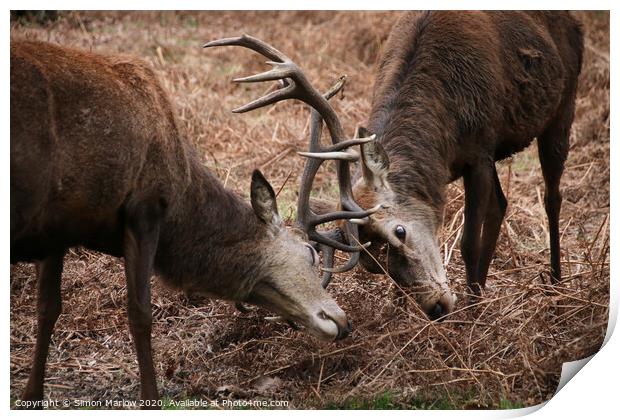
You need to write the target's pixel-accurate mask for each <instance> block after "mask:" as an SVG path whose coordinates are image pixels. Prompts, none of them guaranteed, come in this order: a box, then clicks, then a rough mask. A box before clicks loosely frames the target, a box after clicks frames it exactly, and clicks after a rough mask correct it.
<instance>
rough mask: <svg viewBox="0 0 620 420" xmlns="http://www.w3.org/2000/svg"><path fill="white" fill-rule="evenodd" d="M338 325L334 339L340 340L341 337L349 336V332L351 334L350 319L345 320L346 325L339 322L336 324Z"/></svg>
mask: <svg viewBox="0 0 620 420" xmlns="http://www.w3.org/2000/svg"><path fill="white" fill-rule="evenodd" d="M336 325H338V335H337V336H336V341H338V340H342V339H343V338H347V337H348V336H349V334H351V327H352V325H351V320H347V325H346V326H344V327H343V326H341V325H340V324H336Z"/></svg>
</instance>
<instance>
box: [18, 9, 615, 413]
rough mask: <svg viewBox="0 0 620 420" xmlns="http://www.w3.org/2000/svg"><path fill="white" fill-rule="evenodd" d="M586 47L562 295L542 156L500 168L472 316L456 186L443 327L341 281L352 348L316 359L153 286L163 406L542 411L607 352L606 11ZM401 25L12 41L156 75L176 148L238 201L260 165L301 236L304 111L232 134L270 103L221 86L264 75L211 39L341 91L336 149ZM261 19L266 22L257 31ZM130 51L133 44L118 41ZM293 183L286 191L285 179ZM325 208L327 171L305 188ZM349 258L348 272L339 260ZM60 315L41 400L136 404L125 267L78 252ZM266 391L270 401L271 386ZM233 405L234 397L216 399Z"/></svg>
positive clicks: (22, 313) (337, 282) (26, 280)
mask: <svg viewBox="0 0 620 420" xmlns="http://www.w3.org/2000/svg"><path fill="white" fill-rule="evenodd" d="M576 15H577V17H578V18H579V19H581V20H582V22H583V24H584V31H585V37H586V42H585V45H586V48H585V54H584V64H583V70H582V74H581V77H580V81H579V91H578V98H577V109H576V116H575V122H574V124H573V127H572V133H571V141H570V152H569V155H568V161H567V164H566V170H565V172H564V176H563V178H562V184H561V189H562V192H563V197H564V202H563V207H562V213H561V217H560V235H561V237H562V238H561V244H562V258H561V259H562V269H563V275H564V280H563V282H562V283H560V284H558V285H557V286H555V287H552V286H550V282H549V275H548V270H549V266H548V261H549V255H548V243H547V237H548V234H547V231H546V229H547V227H546V222H545V210H544V204H543V201H542V198H543V191H544V184H543V181H542V176H541V173H540V168H539V165H538V160H537V157H536V154H537V153H536V149H535V146H532V147H530V148H529V149H527V150H526V151H525V152H522V153H521V154H520V155H518V156H515V157H514V158H513V159H509V160H507V161H505V162H503V163H501V164H499V165H498V174H499V179H500V181H501V183H502V187H503V190H504V192H505V194H506V196H507V198H508V202H509V207H508V211H507V215H506V219H505V220H504V222H503V225H502V231H501V234H500V238H499V241H498V245H497V249H496V253H495V258H494V260H493V262H492V265H491V269H490V274H489V278H488V281H487V288H486V290H485V292H484V296H485V299H484V300H483V301H482V302H480V303H479V304H478V305H477V306H476V307H474V308H466V306H465V305H466V299H465V298H464V296H465V295H464V292H465V272H464V266H463V264H462V261H461V258H460V255H459V250H458V246H456V245H458V240H459V236H460V230H461V225H462V217H463V216H462V205H463V196H462V186H461V184H460V183H455V184H454V185H452V186H450V187H449V193H448V198H447V203H448V205H447V206H446V209H445V214H444V222H443V231H442V234H441V241H440V245H441V250H442V257H443V259H444V263H445V265H446V267H447V272H448V273H447V274H448V279H449V281H450V284H451V288H452V289H453V290H455V291H456V292H457V295H458V297H459V300H458V301H457V305H456V308H455V311H454V312H453V313H452V314H451V315H450V316H449V317H448V318H447V319H446V320H445V321H444V322H442V323H432V322H429V321H428V320H427V318H426V317H425V316H424V314H423V313H422V312H421V311H420V310H419V309H418V307H417V306H416V305H415V304H414V303H413V302H412V301H411V300H410V299H409V298H408V296H407V294H406V291H401V290H400V289H399V288H398V287H397V286H396V285H395V284H394V283H393V282H392V281H390V279H388V278H387V277H385V276H380V275H376V276H374V275H370V274H367V273H365V272H363V271H362V270H361V269H356V270H355V271H353V272H350V273H347V274H341V275H337V276H335V277H334V279H333V280H332V282H331V284H330V286H329V289H328V290H329V292H330V293H331V294H332V295H333V296H334V297H335V298H336V300H337V301H338V303H339V304H340V306H341V307H342V308H343V309H344V310H345V311H346V312H347V314H348V315H349V317H350V319H351V320H352V322H353V328H354V329H353V333H352V336H351V338H348V339H346V340H344V341H342V342H340V343H336V344H325V343H321V342H319V341H317V340H315V339H312V338H309V337H308V335H307V334H304V333H303V332H296V331H293V330H291V329H290V328H289V327H288V326H287V325H285V324H278V323H269V322H266V321H265V320H264V319H263V318H264V317H265V316H269V315H271V314H268V313H267V312H264V311H254V312H251V313H247V314H245V313H239V312H238V311H236V310H235V308H234V307H233V306H232V305H230V304H228V303H225V302H222V301H208V300H197V299H193V298H187V297H185V296H183V295H181V294H177V293H176V292H175V293H171V292H170V291H169V290H167V289H165V287H164V286H163V285H162V284H161V282H158V281H153V282H152V284H153V289H154V290H153V299H152V302H153V318H154V324H153V334H152V336H153V347H154V358H155V369H156V371H157V375H158V378H159V383H158V386H159V389H160V390H161V393H162V394H163V395H162V396H163V397H164V398H169V399H173V400H181V399H185V398H191V399H194V398H197V399H204V400H214V399H217V398H222V393H224V392H225V397H226V398H229V399H235V398H244V399H252V400H255V399H260V398H272V399H277V400H287V401H290V404H289V408H320V407H329V406H333V405H335V406H346V405H347V404H348V403H349V402H350V401H362V400H374V399H376V398H378V397H379V396H383V395H386V394H389V395H390V398H391V401H392V402H393V404H394V405H395V406H402V407H408V406H410V405H411V404H413V403H414V402H416V401H420V400H424V401H428V405H429V406H432V404H433V402H434V401H436V400H442V401H443V400H447V401H448V402H450V403H451V404H453V405H454V406H456V407H461V408H472V407H499V404H500V401H502V400H508V401H513V402H519V403H521V404H523V405H533V404H537V403H539V402H542V401H544V400H547V399H549V398H550V397H551V396H552V395H553V393H554V391H555V389H556V386H557V383H558V379H559V375H560V369H561V364H562V363H563V362H565V361H569V360H575V359H579V358H583V357H586V356H588V355H591V354H592V353H594V352H596V351H597V350H598V349H599V347H600V345H601V344H602V341H603V338H604V335H605V331H606V328H607V318H608V303H609V15H608V14H607V13H599V12H588V13H584V12H579V13H576ZM396 17H397V13H384V12H243V13H241V12H223V13H219V12H218V13H214V12H209V13H195V12H183V13H155V12H140V13H126V12H122V13H121V12H118V13H114V12H106V13H85V12H80V13H77V12H76V13H66V14H61V15H60V16H59V19H58V20H56V21H53V22H49V23H47V24H45V25H44V26H39V25H38V24H35V23H32V22H28V21H14V22H12V29H11V34H12V35H15V36H17V35H19V36H29V37H32V38H36V39H42V40H49V41H52V42H58V43H61V44H63V45H69V46H75V47H80V48H84V49H91V48H92V49H93V51H101V52H113V53H121V52H122V53H129V54H133V55H136V56H138V57H139V58H143V59H145V60H147V61H149V62H150V63H151V64H152V65H153V67H154V68H155V70H156V71H157V72H158V73H159V76H160V78H161V80H162V83H163V84H164V87H165V89H166V90H167V91H168V92H169V93H170V95H171V98H172V100H173V101H174V103H175V105H176V107H177V113H178V115H179V117H180V121H181V122H182V124H184V128H185V129H186V135H187V137H188V138H189V139H190V140H191V141H192V142H194V144H195V145H196V146H197V147H198V148H199V150H200V151H201V152H202V153H203V155H204V162H205V164H206V165H207V166H209V168H211V169H212V170H213V171H214V172H215V173H216V174H217V175H218V177H219V178H220V179H221V180H222V182H224V183H225V184H226V185H227V187H229V188H234V189H235V190H237V191H240V192H243V193H245V194H246V195H247V194H249V190H248V186H247V180H248V179H249V177H250V174H251V173H252V170H253V169H254V168H257V167H258V168H259V169H261V170H262V171H263V172H264V173H265V175H266V177H267V178H269V179H270V181H271V182H272V185H273V186H274V189H275V191H276V192H278V190H279V189H280V188H281V187H283V188H282V189H281V191H280V192H279V195H278V202H279V203H280V214H281V215H282V216H283V217H285V218H289V219H290V220H293V219H294V217H295V214H294V208H295V202H296V191H297V185H298V180H299V179H300V177H301V172H302V168H303V160H302V158H299V157H297V156H296V154H295V152H296V151H300V150H305V147H306V144H307V139H308V135H309V115H310V113H309V112H308V110H307V108H306V107H305V106H304V105H301V104H299V103H296V102H291V103H281V104H278V105H276V106H274V107H273V108H270V109H266V110H264V111H263V112H260V113H253V114H247V115H246V116H244V117H243V118H239V117H238V116H235V115H233V114H231V113H230V112H229V110H231V109H233V108H236V107H237V106H239V105H242V104H244V103H247V102H249V101H250V100H251V99H253V98H255V97H257V96H260V95H261V94H262V93H263V91H262V89H264V88H263V87H254V86H253V87H251V88H246V87H245V86H235V85H233V84H232V83H230V81H231V79H232V77H237V76H239V75H241V74H246V73H247V74H254V73H257V72H260V71H262V70H264V65H263V64H262V63H261V60H257V59H256V56H255V55H253V54H252V53H251V52H246V51H241V50H236V51H233V50H221V51H213V52H210V53H209V54H206V53H205V51H203V50H202V48H201V46H202V45H203V44H204V42H206V41H209V40H212V39H216V38H220V37H225V36H234V35H237V34H239V33H242V32H245V33H249V34H252V35H253V36H256V37H258V38H261V39H264V40H266V41H268V42H270V43H272V44H273V45H277V46H278V49H280V50H281V51H286V52H287V53H290V54H291V58H292V59H293V60H295V61H296V62H297V63H299V64H300V65H301V66H303V68H304V71H306V73H307V75H308V78H309V79H310V80H312V81H320V82H321V83H325V84H324V85H319V86H317V87H318V88H320V89H322V90H325V89H327V88H328V87H329V86H330V85H331V84H332V83H333V82H334V81H335V80H336V79H337V78H338V77H340V76H341V75H342V74H347V75H348V83H347V86H346V91H345V94H344V97H343V98H340V96H339V97H338V98H333V99H332V105H333V106H334V108H335V110H336V112H337V113H338V115H339V116H340V118H341V120H342V122H343V124H344V130H345V132H346V133H349V134H353V132H354V129H355V126H356V125H357V124H364V123H365V122H366V118H367V117H368V112H369V108H370V99H371V98H370V96H371V86H372V81H373V75H374V71H373V70H374V67H373V66H374V60H375V59H376V58H377V54H378V48H379V47H380V45H381V44H382V42H383V41H384V40H385V38H386V37H387V34H388V32H389V29H390V27H391V23H392V22H394V20H395V19H396ZM265 21H269V22H270V23H271V24H269V25H265V24H264V22H265ZM128 40H131V42H128ZM287 179H288V181H286V180H287ZM315 184H316V187H315V193H316V195H317V196H318V197H321V198H326V199H333V198H335V197H334V196H335V194H336V191H337V188H336V176H335V168H334V166H333V165H332V166H327V165H325V167H324V168H322V169H321V170H320V171H319V173H318V175H317V177H316V181H315ZM337 257H340V258H342V259H341V260H339V262H340V263H342V262H343V261H344V258H346V257H347V256H346V255H344V254H342V255H337ZM34 282H35V276H34V269H33V267H32V266H31V265H26V264H19V265H15V266H12V267H11V398H12V400H14V399H16V398H18V397H19V395H20V392H21V391H22V390H23V389H24V386H25V382H26V380H27V376H28V372H29V368H30V363H31V355H32V351H33V344H34V333H35V326H36V319H35V317H34V316H33V315H34V314H35V306H36V302H35V299H34V295H35V294H34V290H35V283H34ZM62 293H63V313H62V315H61V316H60V319H59V321H58V323H57V325H56V330H55V333H54V337H53V339H52V345H51V348H50V355H49V358H48V368H47V377H46V388H45V392H46V394H45V395H46V397H49V398H59V399H60V398H79V399H90V400H95V399H98V400H107V399H118V400H120V399H123V398H126V399H133V398H135V396H136V395H138V393H139V391H138V388H139V381H138V378H137V364H136V362H135V352H134V349H133V345H132V343H131V340H130V337H129V332H128V326H127V315H126V310H125V306H126V305H125V299H126V291H125V280H124V273H123V268H122V261H120V260H117V259H114V258H111V257H108V256H104V255H101V254H96V253H93V252H91V251H89V250H85V249H79V250H72V251H70V252H69V253H68V255H67V257H66V258H65V272H64V277H63V285H62ZM265 384H267V385H268V386H266V385H265ZM222 389H226V391H222Z"/></svg>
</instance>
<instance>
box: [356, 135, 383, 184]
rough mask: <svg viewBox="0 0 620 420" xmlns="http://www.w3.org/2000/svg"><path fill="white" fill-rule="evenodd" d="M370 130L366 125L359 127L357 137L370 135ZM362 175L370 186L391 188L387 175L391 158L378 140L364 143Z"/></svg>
mask: <svg viewBox="0 0 620 420" xmlns="http://www.w3.org/2000/svg"><path fill="white" fill-rule="evenodd" d="M370 135H371V134H370V132H369V131H368V130H367V129H365V128H364V127H359V128H358V129H357V137H358V138H361V137H369V136H370ZM361 149H362V162H361V164H362V175H363V176H364V181H365V182H366V184H367V185H368V186H372V187H374V188H389V187H388V183H387V175H388V171H389V169H390V159H389V158H388V155H387V153H385V150H384V149H383V146H381V145H380V144H379V143H377V142H376V141H371V142H369V143H364V144H362V147H361Z"/></svg>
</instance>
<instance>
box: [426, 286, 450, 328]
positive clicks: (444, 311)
mask: <svg viewBox="0 0 620 420" xmlns="http://www.w3.org/2000/svg"><path fill="white" fill-rule="evenodd" d="M455 300H456V299H455V297H454V295H453V294H452V293H444V294H443V295H442V297H441V298H440V299H439V301H438V302H437V303H436V304H435V305H434V306H432V307H431V308H430V310H429V311H427V312H426V314H427V315H428V317H429V319H430V320H431V321H434V320H436V319H439V318H442V317H444V316H446V315H448V314H449V313H450V312H452V310H453V309H454V304H455Z"/></svg>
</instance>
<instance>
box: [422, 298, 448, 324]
mask: <svg viewBox="0 0 620 420" xmlns="http://www.w3.org/2000/svg"><path fill="white" fill-rule="evenodd" d="M448 313H449V310H447V309H446V308H445V307H444V306H443V305H442V304H441V302H439V303H436V304H435V306H434V307H433V309H431V310H430V311H429V312H428V313H427V315H428V317H429V318H430V320H431V321H434V320H436V319H439V318H441V317H442V316H444V315H447V314H448Z"/></svg>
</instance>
